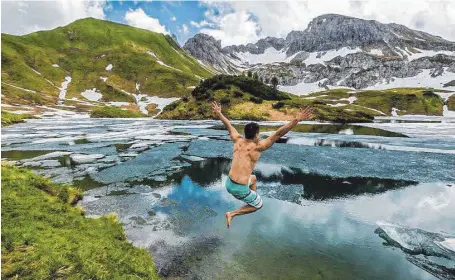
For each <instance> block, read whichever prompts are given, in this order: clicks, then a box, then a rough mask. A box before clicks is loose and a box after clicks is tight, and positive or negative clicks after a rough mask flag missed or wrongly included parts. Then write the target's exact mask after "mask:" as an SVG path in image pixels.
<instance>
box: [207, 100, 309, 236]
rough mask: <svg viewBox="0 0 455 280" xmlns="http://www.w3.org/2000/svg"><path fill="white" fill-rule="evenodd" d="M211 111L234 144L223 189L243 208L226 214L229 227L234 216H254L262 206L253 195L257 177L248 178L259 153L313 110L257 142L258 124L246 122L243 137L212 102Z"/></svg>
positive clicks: (256, 196) (306, 118)
mask: <svg viewBox="0 0 455 280" xmlns="http://www.w3.org/2000/svg"><path fill="white" fill-rule="evenodd" d="M212 108H213V111H214V113H215V114H216V115H217V117H218V118H219V119H220V120H221V121H222V122H223V124H224V125H225V126H226V128H227V130H228V131H229V135H230V137H231V139H232V141H233V142H234V149H233V155H232V166H231V170H230V171H229V177H228V178H227V181H226V189H227V191H228V192H229V193H230V194H232V195H233V196H234V197H235V198H237V199H239V200H241V201H243V202H245V203H246V205H244V206H242V207H240V208H239V209H237V210H235V211H231V212H226V225H227V227H228V228H229V227H230V225H231V221H232V219H233V218H234V217H235V216H237V215H245V214H249V213H253V212H255V211H257V210H259V209H261V207H262V199H261V197H260V196H259V194H257V192H256V176H254V175H251V173H252V172H253V169H254V167H255V165H256V162H257V161H258V160H259V157H260V156H261V153H262V152H263V151H265V150H267V149H268V148H270V147H271V146H272V145H273V144H274V143H275V142H276V141H278V139H280V137H282V136H283V135H285V134H286V133H288V132H289V131H290V130H291V129H292V128H293V127H294V126H296V125H297V123H298V122H300V121H303V120H309V119H310V118H311V115H312V109H309V108H306V109H305V110H301V111H300V112H299V113H298V114H297V115H296V117H295V118H294V119H293V120H292V121H290V122H289V123H287V124H286V125H284V126H282V127H281V128H280V129H278V130H277V131H276V132H275V133H274V134H273V135H271V136H269V137H268V138H267V139H264V140H259V125H258V124H257V123H254V122H252V123H249V124H247V125H246V126H245V137H242V136H241V135H240V134H239V133H238V132H237V130H236V129H235V128H234V127H233V126H232V125H231V123H230V122H229V120H228V119H227V118H226V117H225V116H223V114H222V113H221V106H220V105H219V104H218V103H216V102H213V103H212Z"/></svg>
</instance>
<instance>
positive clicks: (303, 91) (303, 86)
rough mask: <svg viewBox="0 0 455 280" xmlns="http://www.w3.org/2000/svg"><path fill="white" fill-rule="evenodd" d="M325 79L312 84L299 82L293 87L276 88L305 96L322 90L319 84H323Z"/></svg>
mask: <svg viewBox="0 0 455 280" xmlns="http://www.w3.org/2000/svg"><path fill="white" fill-rule="evenodd" d="M324 80H325V79H322V80H320V81H317V82H314V83H305V82H300V83H298V84H296V85H294V86H278V89H279V90H281V91H286V92H289V93H292V94H295V95H307V94H310V93H312V92H316V91H321V90H323V89H324V88H321V87H319V84H320V83H322V82H324Z"/></svg>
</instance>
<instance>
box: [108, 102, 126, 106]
mask: <svg viewBox="0 0 455 280" xmlns="http://www.w3.org/2000/svg"><path fill="white" fill-rule="evenodd" d="M108 104H109V105H112V106H117V107H121V106H128V105H130V103H129V102H120V101H111V102H109V103H108Z"/></svg>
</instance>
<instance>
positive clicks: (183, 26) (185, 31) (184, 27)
mask: <svg viewBox="0 0 455 280" xmlns="http://www.w3.org/2000/svg"><path fill="white" fill-rule="evenodd" d="M182 31H183V34H188V32H189V31H190V30H189V28H188V25H186V24H182Z"/></svg>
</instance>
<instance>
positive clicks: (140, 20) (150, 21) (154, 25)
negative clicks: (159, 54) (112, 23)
mask: <svg viewBox="0 0 455 280" xmlns="http://www.w3.org/2000/svg"><path fill="white" fill-rule="evenodd" d="M125 21H126V22H127V24H129V25H131V26H134V27H139V28H143V29H147V30H150V31H153V32H157V33H163V34H169V32H168V31H167V30H166V27H165V26H164V25H161V24H160V21H159V20H158V19H156V18H152V17H150V16H148V15H147V14H146V13H145V12H144V10H142V9H141V8H138V9H136V10H132V9H129V11H128V12H126V13H125Z"/></svg>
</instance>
